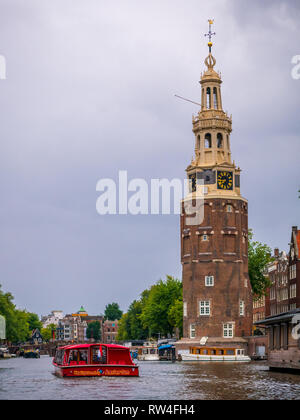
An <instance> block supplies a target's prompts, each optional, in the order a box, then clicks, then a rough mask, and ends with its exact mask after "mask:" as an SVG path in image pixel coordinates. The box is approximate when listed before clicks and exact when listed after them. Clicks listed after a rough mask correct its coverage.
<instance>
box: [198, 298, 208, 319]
mask: <svg viewBox="0 0 300 420" xmlns="http://www.w3.org/2000/svg"><path fill="white" fill-rule="evenodd" d="M199 315H200V316H209V315H210V301H209V300H202V301H200V302H199Z"/></svg>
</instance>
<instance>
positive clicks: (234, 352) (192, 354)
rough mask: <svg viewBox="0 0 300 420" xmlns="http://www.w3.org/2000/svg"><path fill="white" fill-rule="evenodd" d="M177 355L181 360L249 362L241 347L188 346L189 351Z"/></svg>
mask: <svg viewBox="0 0 300 420" xmlns="http://www.w3.org/2000/svg"><path fill="white" fill-rule="evenodd" d="M179 355H180V357H181V360H182V361H190V362H251V359H250V357H249V356H247V355H246V354H245V350H244V349H241V348H225V347H222V348H218V347H190V351H189V353H186V352H179Z"/></svg>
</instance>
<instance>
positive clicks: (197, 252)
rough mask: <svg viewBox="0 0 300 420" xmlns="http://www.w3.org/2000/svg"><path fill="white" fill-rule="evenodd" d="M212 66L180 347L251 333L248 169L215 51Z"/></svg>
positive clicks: (188, 221) (198, 132) (184, 222)
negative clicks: (237, 146) (239, 155)
mask: <svg viewBox="0 0 300 420" xmlns="http://www.w3.org/2000/svg"><path fill="white" fill-rule="evenodd" d="M205 64H206V66H207V71H206V72H205V73H204V74H203V75H202V76H201V81H200V84H201V96H202V104H201V110H200V112H199V113H198V115H197V116H196V117H193V132H194V135H195V157H194V158H193V159H192V162H191V164H190V165H189V166H188V168H187V170H186V171H187V175H188V178H189V180H190V191H189V194H188V195H187V196H186V197H185V199H184V200H183V203H182V216H181V262H182V279H183V301H184V320H183V337H184V338H183V340H182V341H181V344H182V345H183V343H185V344H186V345H187V346H188V345H190V344H191V343H193V342H194V343H197V344H198V345H199V339H201V338H202V337H208V341H207V343H209V344H210V345H212V344H213V343H215V344H216V345H218V343H219V344H221V345H222V346H224V343H225V345H226V343H228V344H229V343H230V344H231V345H232V342H234V343H235V345H238V344H239V343H240V344H241V346H243V347H245V342H246V340H244V339H243V338H242V337H244V336H249V335H251V332H252V294H251V285H250V281H249V275H248V202H247V200H246V199H245V198H243V197H242V196H241V191H240V173H241V169H240V168H239V167H237V166H236V164H235V163H234V161H232V158H231V149H230V134H231V131H232V119H231V117H229V116H228V115H227V113H225V112H224V111H223V108H222V98H221V83H222V80H221V77H220V74H219V73H217V72H216V71H215V70H214V66H215V64H216V60H215V58H214V57H213V56H212V54H211V52H210V53H209V56H208V57H207V58H206V60H205ZM192 206H193V208H192ZM195 208H196V211H195ZM193 209H194V210H193ZM193 213H195V214H196V216H194V217H192V216H191V215H193ZM179 343H180V342H179ZM181 344H178V346H179V345H181ZM181 348H182V347H181Z"/></svg>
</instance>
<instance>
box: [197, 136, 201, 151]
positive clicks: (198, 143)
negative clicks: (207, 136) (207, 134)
mask: <svg viewBox="0 0 300 420" xmlns="http://www.w3.org/2000/svg"><path fill="white" fill-rule="evenodd" d="M200 145H201V143H200V134H199V136H198V137H197V149H198V150H200Z"/></svg>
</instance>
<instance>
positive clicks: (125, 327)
mask: <svg viewBox="0 0 300 420" xmlns="http://www.w3.org/2000/svg"><path fill="white" fill-rule="evenodd" d="M129 335H130V324H129V320H128V314H123V315H122V318H121V319H120V321H119V323H118V334H117V340H118V341H125V340H130V337H129Z"/></svg>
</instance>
